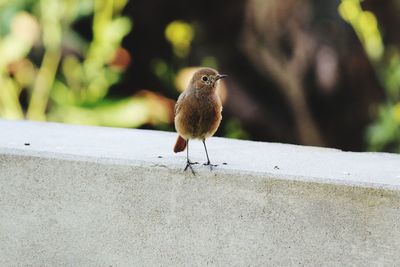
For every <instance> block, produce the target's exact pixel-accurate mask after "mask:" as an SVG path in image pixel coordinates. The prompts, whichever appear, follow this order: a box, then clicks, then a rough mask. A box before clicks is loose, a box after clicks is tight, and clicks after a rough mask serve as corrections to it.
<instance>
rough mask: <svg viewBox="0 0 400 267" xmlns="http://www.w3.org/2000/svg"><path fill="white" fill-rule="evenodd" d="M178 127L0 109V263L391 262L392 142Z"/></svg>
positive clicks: (396, 161)
mask: <svg viewBox="0 0 400 267" xmlns="http://www.w3.org/2000/svg"><path fill="white" fill-rule="evenodd" d="M175 138H176V136H175V134H173V133H165V132H156V131H143V130H127V129H114V128H100V127H83V126H72V125H62V124H51V123H34V122H12V121H1V120H0V266H192V265H197V266H204V265H211V266H231V265H232V266H399V265H400V259H399V257H398V255H399V251H400V191H399V190H400V186H399V185H400V156H399V155H394V154H384V153H351V152H342V151H339V150H334V149H323V148H316V147H303V146H293V145H284V144H274V143H260V142H249V141H237V140H229V139H223V138H212V139H211V140H210V141H209V142H208V148H209V153H210V157H211V160H212V161H213V162H214V163H216V164H219V166H218V167H217V168H216V169H215V170H213V171H212V172H211V171H210V170H209V169H208V168H207V167H205V166H202V165H199V166H195V170H196V172H197V175H196V176H193V175H192V174H191V173H190V172H183V171H182V168H183V167H184V165H185V154H184V153H180V154H173V152H172V146H173V143H174V142H175ZM28 144H29V145H28ZM190 152H191V155H192V159H193V160H195V161H200V162H204V161H205V155H204V152H203V150H202V144H201V143H200V142H193V145H192V146H191V151H190ZM224 162H225V163H227V165H223V164H222V163H224Z"/></svg>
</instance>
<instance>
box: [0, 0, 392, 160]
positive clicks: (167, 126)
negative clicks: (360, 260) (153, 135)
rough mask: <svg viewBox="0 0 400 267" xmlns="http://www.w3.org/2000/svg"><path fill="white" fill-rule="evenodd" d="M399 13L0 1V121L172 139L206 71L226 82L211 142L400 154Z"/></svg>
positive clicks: (339, 3) (352, 3)
mask: <svg viewBox="0 0 400 267" xmlns="http://www.w3.org/2000/svg"><path fill="white" fill-rule="evenodd" d="M398 14H400V1H399V0H380V1H373V0H364V1H360V0H328V1H317V0H268V1H267V0H230V1H224V0H202V1H200V0H193V1H185V0H151V1H149V0H135V1H133V0H132V1H127V0H57V1H55V0H0V118H5V119H28V120H38V121H55V122H64V123H74V124H87V125H103V126H113V127H128V128H144V129H159V130H168V131H173V130H174V126H173V107H174V103H175V99H177V97H178V95H179V93H180V92H181V91H182V90H184V88H185V86H186V84H187V83H188V79H190V76H191V74H192V73H193V71H194V70H196V68H197V67H199V66H208V67H213V68H217V69H218V70H219V71H220V72H221V73H224V74H228V75H229V76H230V77H229V79H227V80H226V81H224V83H223V84H221V86H220V88H219V93H220V94H221V97H222V99H223V102H224V112H223V116H224V118H223V122H222V125H221V127H220V129H219V130H218V132H217V135H219V136H226V137H230V138H241V139H250V140H260V141H269V142H284V143H293V144H304V145H317V146H328V147H335V148H340V149H344V150H353V151H387V152H400V34H399V29H400V16H399V15H398ZM0 131H1V129H0ZM171 145H172V144H171Z"/></svg>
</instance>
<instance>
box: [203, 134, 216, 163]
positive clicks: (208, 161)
mask: <svg viewBox="0 0 400 267" xmlns="http://www.w3.org/2000/svg"><path fill="white" fill-rule="evenodd" d="M203 145H204V150H205V151H206V156H207V162H206V163H204V164H203V165H205V166H210V169H211V170H212V168H213V167H217V166H218V165H213V164H211V162H210V158H209V157H208V152H207V146H206V140H205V139H204V140H203Z"/></svg>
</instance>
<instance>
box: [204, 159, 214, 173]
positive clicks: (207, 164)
mask: <svg viewBox="0 0 400 267" xmlns="http://www.w3.org/2000/svg"><path fill="white" fill-rule="evenodd" d="M203 165H204V166H209V167H210V171H212V170H213V168H214V167H218V165H214V164H211V162H209V161H207V162H206V163H204V164H203Z"/></svg>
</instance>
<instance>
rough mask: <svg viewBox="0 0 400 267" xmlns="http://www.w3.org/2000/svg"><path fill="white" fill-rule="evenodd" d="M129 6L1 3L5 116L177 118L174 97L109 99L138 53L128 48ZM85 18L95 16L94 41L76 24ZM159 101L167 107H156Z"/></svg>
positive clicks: (132, 122) (135, 122)
mask: <svg viewBox="0 0 400 267" xmlns="http://www.w3.org/2000/svg"><path fill="white" fill-rule="evenodd" d="M126 4H127V0H58V1H54V0H38V1H35V0H16V1H0V20H1V21H0V23H1V25H2V27H1V28H0V88H1V89H0V117H2V118H8V119H23V118H27V119H32V120H51V121H60V122H69V123H83V124H93V125H108V126H121V127H138V126H140V125H143V124H145V123H151V122H153V121H157V122H165V123H167V122H170V120H171V119H170V114H168V109H169V106H170V103H165V101H164V102H162V101H161V102H160V101H158V102H157V98H156V97H154V96H153V95H151V94H148V93H142V94H141V95H135V96H132V97H130V98H127V99H117V100H116V99H109V98H108V93H109V90H110V87H111V86H112V85H114V84H116V83H117V82H118V81H119V80H120V78H121V75H122V74H123V72H124V70H125V69H126V67H127V65H128V64H129V62H130V59H131V56H130V54H129V52H127V50H125V49H124V48H122V47H121V43H122V40H123V38H124V37H125V36H126V35H127V34H128V33H129V32H130V31H131V28H132V22H131V20H130V19H129V18H128V17H125V16H122V15H121V12H122V10H123V8H124V7H125V5H126ZM84 18H85V19H88V18H89V19H92V26H91V27H92V28H91V31H92V38H91V40H86V39H85V38H84V37H82V36H81V35H80V34H79V33H78V32H77V31H76V30H74V25H75V24H76V23H77V22H78V21H80V20H81V19H84ZM24 96H25V98H26V100H25V102H26V103H25V104H24V103H23V102H24V101H22V99H23V98H24ZM156 102H157V103H156ZM160 103H161V108H164V110H162V112H160V113H159V114H156V113H155V112H152V110H154V107H155V106H160V105H159V104H160Z"/></svg>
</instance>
